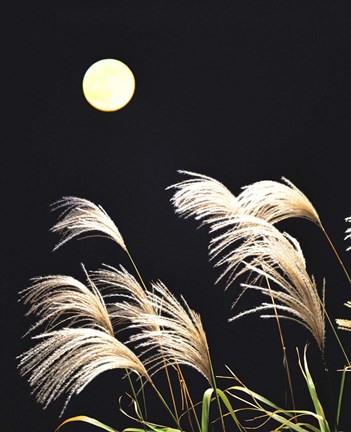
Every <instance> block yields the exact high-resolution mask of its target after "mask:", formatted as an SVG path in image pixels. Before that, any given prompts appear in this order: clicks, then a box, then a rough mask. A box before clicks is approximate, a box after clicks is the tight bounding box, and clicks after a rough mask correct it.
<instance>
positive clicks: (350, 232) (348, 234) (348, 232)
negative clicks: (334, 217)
mask: <svg viewBox="0 0 351 432" xmlns="http://www.w3.org/2000/svg"><path fill="white" fill-rule="evenodd" d="M345 221H346V222H351V216H350V217H347V218H346V219H345ZM345 233H346V236H345V240H348V239H349V238H351V228H347V230H346V231H345ZM346 250H347V251H349V250H351V246H349V247H348V248H347V249H346Z"/></svg>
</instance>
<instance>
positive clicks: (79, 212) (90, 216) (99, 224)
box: [51, 196, 127, 251]
mask: <svg viewBox="0 0 351 432" xmlns="http://www.w3.org/2000/svg"><path fill="white" fill-rule="evenodd" d="M58 209H61V210H63V211H62V213H61V216H60V219H59V221H58V222H57V223H56V224H55V225H54V226H53V227H52V228H51V231H53V232H57V233H59V234H61V241H60V242H59V243H57V245H56V246H55V248H54V250H56V249H58V248H59V247H61V246H62V245H63V244H65V243H67V242H68V241H69V240H71V239H73V238H74V237H77V236H80V235H81V234H85V233H93V232H96V233H100V235H101V234H102V235H104V236H107V237H109V238H111V239H112V240H114V241H115V242H116V243H117V244H119V245H120V246H121V248H122V249H124V250H125V251H127V247H126V245H125V243H124V240H123V238H122V235H121V233H120V232H119V230H118V228H117V227H116V225H115V224H114V222H113V221H112V219H110V217H109V216H108V214H107V213H106V212H105V210H104V209H103V208H102V207H101V206H99V205H96V204H94V203H92V202H91V201H89V200H87V199H83V198H77V197H74V196H68V197H63V198H62V199H61V200H59V201H57V202H56V203H54V204H53V210H58Z"/></svg>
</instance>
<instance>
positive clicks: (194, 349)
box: [130, 282, 213, 385]
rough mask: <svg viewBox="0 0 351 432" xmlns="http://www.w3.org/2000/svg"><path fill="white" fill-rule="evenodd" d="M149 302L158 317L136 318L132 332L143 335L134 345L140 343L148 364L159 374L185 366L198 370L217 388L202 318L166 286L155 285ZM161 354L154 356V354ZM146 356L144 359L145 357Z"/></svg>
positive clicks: (138, 335) (139, 336) (139, 335)
mask: <svg viewBox="0 0 351 432" xmlns="http://www.w3.org/2000/svg"><path fill="white" fill-rule="evenodd" d="M152 288H153V289H152V291H151V292H148V302H149V303H150V305H151V307H152V309H153V310H154V311H158V312H157V313H155V312H154V313H144V314H139V315H138V316H135V317H134V319H133V322H132V324H131V327H132V328H138V329H140V331H139V332H138V333H137V334H135V335H133V336H131V338H130V341H131V342H133V343H138V346H137V347H138V348H141V349H142V350H143V354H148V356H147V358H146V360H145V361H144V364H145V365H147V366H148V367H149V370H152V371H153V373H156V372H157V371H158V370H160V369H162V368H163V367H164V366H165V363H164V361H166V365H167V366H169V365H171V364H175V363H177V364H184V365H187V366H190V367H192V368H194V369H196V370H197V371H198V372H200V373H201V374H202V375H203V376H204V377H205V378H206V379H207V381H208V382H209V383H210V385H213V381H212V375H211V362H210V356H209V349H208V344H207V339H206V334H205V332H204V329H203V326H202V323H201V318H200V316H199V315H198V314H197V313H196V312H194V311H193V310H192V309H190V307H189V306H188V304H187V303H186V301H185V300H184V299H182V300H183V304H184V306H183V305H182V304H181V303H180V302H179V301H178V300H177V299H176V298H175V297H174V295H173V294H172V293H171V292H170V291H169V290H168V289H167V287H166V286H165V285H164V284H163V283H162V282H155V283H153V284H152ZM154 349H156V350H157V353H156V354H154V355H152V356H150V355H149V352H150V350H154ZM143 354H142V355H143Z"/></svg>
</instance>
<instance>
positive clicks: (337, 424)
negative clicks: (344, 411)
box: [335, 367, 346, 432]
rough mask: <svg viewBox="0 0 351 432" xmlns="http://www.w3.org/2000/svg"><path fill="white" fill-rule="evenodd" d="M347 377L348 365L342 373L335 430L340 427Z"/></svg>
mask: <svg viewBox="0 0 351 432" xmlns="http://www.w3.org/2000/svg"><path fill="white" fill-rule="evenodd" d="M345 377H346V367H344V369H343V371H342V375H341V382H340V392H339V399H338V407H337V410H336V425H335V431H336V432H337V430H338V427H339V420H340V412H341V403H342V397H343V393H344V384H345Z"/></svg>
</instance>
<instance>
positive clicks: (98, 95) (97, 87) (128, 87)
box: [83, 59, 135, 112]
mask: <svg viewBox="0 0 351 432" xmlns="http://www.w3.org/2000/svg"><path fill="white" fill-rule="evenodd" d="M134 90H135V79H134V75H133V72H132V71H131V70H130V69H129V67H128V66H127V65H125V64H124V63H123V62H121V61H119V60H115V59H104V60H99V61H98V62H96V63H94V64H92V65H91V66H90V68H89V69H88V70H87V71H86V72H85V75H84V78H83V93H84V96H85V98H86V100H87V101H88V102H89V103H90V105H92V106H93V107H94V108H96V109H98V110H100V111H107V112H111V111H117V110H119V109H121V108H123V107H124V106H126V105H127V103H128V102H129V101H130V100H131V98H132V97H133V94H134Z"/></svg>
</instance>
